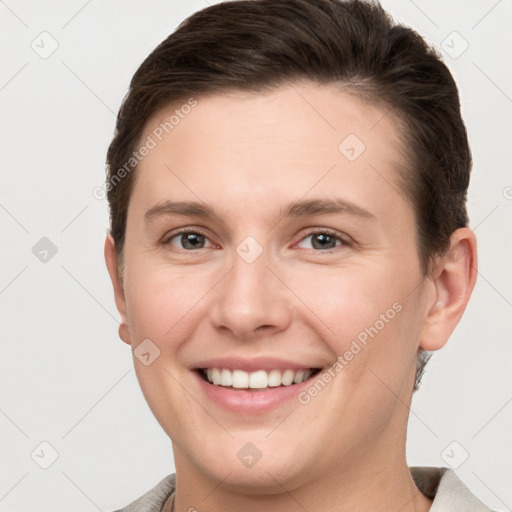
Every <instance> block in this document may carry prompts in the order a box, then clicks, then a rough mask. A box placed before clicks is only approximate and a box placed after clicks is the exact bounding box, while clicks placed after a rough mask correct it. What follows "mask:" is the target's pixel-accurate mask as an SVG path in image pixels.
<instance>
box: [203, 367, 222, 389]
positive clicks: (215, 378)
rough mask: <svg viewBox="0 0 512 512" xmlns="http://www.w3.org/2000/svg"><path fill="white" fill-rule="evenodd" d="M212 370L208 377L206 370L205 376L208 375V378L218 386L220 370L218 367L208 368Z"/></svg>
mask: <svg viewBox="0 0 512 512" xmlns="http://www.w3.org/2000/svg"><path fill="white" fill-rule="evenodd" d="M208 369H209V370H211V371H212V376H211V378H210V377H208V371H207V372H206V376H207V377H208V380H209V381H210V382H212V383H213V384H215V385H216V386H218V385H219V384H220V370H219V369H218V368H208Z"/></svg>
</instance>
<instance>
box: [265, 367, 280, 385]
mask: <svg viewBox="0 0 512 512" xmlns="http://www.w3.org/2000/svg"><path fill="white" fill-rule="evenodd" d="M267 384H268V385H269V387H271V388H275V387H277V386H280V385H281V372H280V371H279V370H270V371H269V372H268V381H267Z"/></svg>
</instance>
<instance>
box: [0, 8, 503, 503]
mask: <svg viewBox="0 0 512 512" xmlns="http://www.w3.org/2000/svg"><path fill="white" fill-rule="evenodd" d="M208 3H210V2H206V1H204V0H194V1H185V0H180V1H170V0H167V1H164V0H150V1H146V2H136V1H133V0H131V1H121V0H112V1H110V2H100V1H99V0H89V1H85V0H72V1H68V2H57V1H41V2H35V1H22V0H6V1H2V2H0V20H1V32H0V38H1V44H2V47H3V54H2V61H1V64H0V66H1V78H0V101H1V114H0V115H1V120H2V122H1V128H0V130H1V138H2V142H3V146H2V152H1V165H0V168H1V173H2V181H1V183H2V186H1V191H0V220H1V225H2V231H1V243H2V264H1V266H0V304H1V314H2V320H1V322H2V323H1V325H2V354H1V371H0V376H1V377H0V378H1V386H2V395H1V399H0V428H1V432H2V435H1V440H2V441H1V449H2V464H1V481H0V510H2V511H3V512H10V511H16V512H18V511H25V510H34V509H37V510H39V511H43V512H44V511H53V512H60V511H64V510H70V509H72V510H74V511H77V512H79V511H84V512H85V511H95V510H102V511H103V510H112V509H115V508H117V507H120V506H123V505H125V504H126V503H128V502H129V501H131V500H133V499H135V498H136V497H138V496H140V495H141V494H142V493H144V492H145V491H147V490H148V489H149V488H151V487H152V486H154V485H155V484H156V483H157V482H158V481H159V480H160V479H161V478H163V477H164V476H165V475H167V474H169V473H171V472H173V471H174V465H173V459H172V451H171V443H170V440H169V439H168V438H167V437H166V435H165V434H164V432H163V431H162V429H161V428H160V426H159V425H158V424H157V422H156V420H155V419H154V418H153V416H152V414H151V412H150V411H149V408H148V407H147V405H146V403H145V401H144V399H143V397H142V393H141V392H140V389H139V387H138V383H137V381H136V378H135V374H134V371H133V369H132V366H133V365H132V360H131V353H130V349H129V347H128V346H127V345H125V344H124V343H122V342H121V341H120V340H119V338H118V336H117V325H118V315H117V311H116V309H115V305H114V300H113V295H112V291H111V286H110V282H109V278H108V274H107V271H106V268H105V264H104V260H103V241H104V237H105V233H106V229H107V228H108V213H107V204H106V201H105V199H101V198H98V197H97V196H98V193H97V192H96V193H94V191H97V190H98V188H97V187H101V186H102V184H103V181H104V161H105V153H106V150H107V147H108V144H109V142H110V140H111V137H112V134H113V129H114V122H115V114H116V113H117V110H118V108H119V105H120V102H121V100H122V98H123V96H124V94H125V93H126V90H127V87H128V83H129V80H130V78H131V76H132V75H133V73H134V72H135V70H136V69H137V67H138V65H139V64H140V63H141V62H142V60H143V59H144V58H145V57H146V56H147V54H148V53H149V52H150V51H151V50H152V49H153V48H154V47H155V46H156V45H157V44H158V43H159V42H160V41H161V40H163V39H164V38H165V37H166V36H167V35H168V34H169V33H171V32H172V31H173V30H174V29H175V28H176V27H177V25H178V24H179V23H180V22H181V21H183V19H184V18H185V17H186V16H188V15H189V14H191V13H193V12H195V11H197V10H199V9H202V8H203V7H206V6H207V5H208ZM383 5H384V7H385V8H387V9H388V10H389V12H390V13H391V14H392V15H393V17H394V18H395V19H396V20H398V21H402V22H404V23H406V24H408V25H410V26H412V27H413V28H415V29H417V30H418V31H419V32H420V34H422V35H423V36H424V37H425V38H427V39H428V40H429V41H431V42H432V43H433V44H435V45H437V46H438V47H439V48H441V51H442V53H443V56H444V58H445V61H446V63H447V65H448V66H449V68H450V69H451V71H452V73H453V74H454V76H455V79H456V81H457V83H458V85H459V89H460V93H461V98H462V104H463V116H464V119H465V121H466V125H467V127H468V131H469V137H470V142H471V145H472V150H473V156H474V169H473V175H472V184H471V187H470V194H469V213H470V219H471V223H470V227H471V228H472V229H474V230H475V232H476V234H477V236H478V240H479V259H480V261H479V263H480V266H479V276H478V282H477V285H476V289H475V292H474V294H473V297H472V299H471V301H470V304H469V306H468V309H467V311H466V314H465V316H464V318H463V320H462V322H461V324H460V325H459V327H458V328H457V329H456V331H455V333H454V335H453V336H452V339H451V341H450V343H449V344H448V346H447V347H446V348H445V349H443V350H442V351H440V352H438V353H436V354H435V355H434V357H433V358H432V359H431V361H430V363H429V365H428V369H427V373H426V376H425V377H424V380H423V384H422V386H421V389H420V391H419V392H418V393H417V394H416V395H415V397H414V398H413V403H412V408H411V417H410V428H409V437H408V458H409V464H410V465H433V466H451V467H453V468H456V471H457V474H458V475H459V477H460V478H461V479H462V480H463V481H464V482H465V483H466V484H467V485H468V486H469V487H470V489H471V490H472V491H473V492H474V493H475V494H476V495H477V496H479V497H480V499H482V500H483V501H485V502H486V503H487V504H488V505H489V506H491V507H493V508H495V509H497V510H511V507H512V490H511V488H510V482H511V481H512V467H511V454H512V436H510V432H511V426H512V425H511V423H512V386H511V382H512V377H511V373H512V372H511V366H512V365H511V345H510V332H511V328H512V325H511V324H512V322H511V318H512V315H511V312H512V279H511V278H512V271H511V268H510V261H512V259H511V255H512V243H511V237H510V234H511V233H512V174H511V171H510V165H511V141H512V133H511V131H512V130H511V126H512V125H511V117H512V68H511V67H510V58H509V56H510V52H511V51H512V31H511V29H510V26H511V21H512V4H511V2H510V1H508V0H481V1H463V0H457V1H450V2H446V1H443V0H435V1H427V0H415V1H413V0H401V1H392V0H386V1H384V2H383Z"/></svg>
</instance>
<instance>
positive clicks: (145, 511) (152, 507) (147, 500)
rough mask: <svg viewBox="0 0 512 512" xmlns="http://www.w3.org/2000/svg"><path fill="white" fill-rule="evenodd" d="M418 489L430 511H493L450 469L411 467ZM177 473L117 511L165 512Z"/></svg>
mask: <svg viewBox="0 0 512 512" xmlns="http://www.w3.org/2000/svg"><path fill="white" fill-rule="evenodd" d="M409 469H410V471H411V475H412V477H413V479H414V482H415V483H416V485H417V487H418V489H419V490H420V491H421V492H422V493H423V494H424V495H425V496H427V497H429V498H431V499H433V500H434V501H433V503H432V507H431V509H430V512H492V510H491V509H490V508H488V507H486V506H485V505H484V504H483V503H482V502H481V501H480V500H478V499H477V498H476V497H475V496H474V495H473V494H471V492H470V491H469V490H468V488H467V487H466V486H465V485H464V484H463V483H462V482H461V481H460V480H459V478H458V477H457V475H456V474H455V473H454V472H453V471H452V470H451V469H447V468H429V467H411V468H409ZM175 486H176V476H175V474H172V475H169V476H166V477H165V478H164V479H163V480H162V481H161V482H160V483H159V484H158V485H156V486H155V487H153V489H151V490H150V491H148V492H147V493H146V494H144V496H141V497H140V498H139V499H138V500H136V501H134V502H133V503H131V504H130V505H128V506H127V507H125V508H123V509H121V510H117V511H116V512H161V509H162V507H163V506H164V504H165V501H166V500H167V498H168V497H169V496H170V495H171V493H173V492H174V489H175Z"/></svg>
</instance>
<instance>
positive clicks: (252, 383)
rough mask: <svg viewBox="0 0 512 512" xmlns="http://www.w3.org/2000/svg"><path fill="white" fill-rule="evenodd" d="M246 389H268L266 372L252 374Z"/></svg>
mask: <svg viewBox="0 0 512 512" xmlns="http://www.w3.org/2000/svg"><path fill="white" fill-rule="evenodd" d="M235 371H236V370H235ZM247 387H250V388H266V387H268V377H267V372H266V371H265V370H259V371H257V372H252V373H251V376H250V377H249V386H247Z"/></svg>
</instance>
